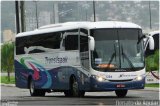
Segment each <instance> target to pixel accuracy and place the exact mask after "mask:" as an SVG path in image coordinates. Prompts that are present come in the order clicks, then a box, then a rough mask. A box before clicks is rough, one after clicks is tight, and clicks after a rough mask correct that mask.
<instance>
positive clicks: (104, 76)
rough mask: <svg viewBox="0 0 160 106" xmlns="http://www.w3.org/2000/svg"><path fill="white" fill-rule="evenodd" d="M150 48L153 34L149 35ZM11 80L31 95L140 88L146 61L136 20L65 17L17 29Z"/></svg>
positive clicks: (121, 93)
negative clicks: (72, 19) (31, 28)
mask: <svg viewBox="0 0 160 106" xmlns="http://www.w3.org/2000/svg"><path fill="white" fill-rule="evenodd" d="M149 40H150V41H149V44H150V49H153V48H154V43H153V38H152V37H150V39H149ZM15 48H16V49H15V78H16V86H17V87H19V88H28V89H29V90H30V94H31V96H44V95H45V92H51V91H55V92H64V94H65V96H84V94H85V92H97V91H115V93H116V95H117V96H118V97H125V96H126V94H127V91H128V90H130V89H143V88H144V84H145V61H144V44H143V36H142V29H141V27H140V26H138V25H136V24H133V23H128V22H117V21H104V22H67V23H62V24H54V25H48V26H44V27H40V28H39V29H36V30H34V31H30V32H24V33H19V34H18V35H17V36H16V44H15Z"/></svg>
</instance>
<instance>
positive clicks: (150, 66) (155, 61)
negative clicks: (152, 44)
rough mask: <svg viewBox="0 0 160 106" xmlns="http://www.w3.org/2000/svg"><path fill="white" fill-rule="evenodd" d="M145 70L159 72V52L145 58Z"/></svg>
mask: <svg viewBox="0 0 160 106" xmlns="http://www.w3.org/2000/svg"><path fill="white" fill-rule="evenodd" d="M146 70H147V71H153V70H159V50H157V51H156V52H155V53H154V54H153V55H150V56H148V57H147V58H146Z"/></svg>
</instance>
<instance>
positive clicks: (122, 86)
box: [116, 84, 125, 88]
mask: <svg viewBox="0 0 160 106" xmlns="http://www.w3.org/2000/svg"><path fill="white" fill-rule="evenodd" d="M116 87H117V88H124V87H125V85H124V84H117V85H116Z"/></svg>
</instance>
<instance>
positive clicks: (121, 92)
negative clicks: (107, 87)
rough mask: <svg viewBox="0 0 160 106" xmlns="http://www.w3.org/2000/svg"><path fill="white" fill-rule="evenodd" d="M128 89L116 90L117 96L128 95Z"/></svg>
mask: <svg viewBox="0 0 160 106" xmlns="http://www.w3.org/2000/svg"><path fill="white" fill-rule="evenodd" d="M127 92H128V90H116V91H115V93H116V95H117V97H120V98H123V97H125V96H126V95H127Z"/></svg>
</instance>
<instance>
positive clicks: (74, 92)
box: [71, 77, 80, 97]
mask: <svg viewBox="0 0 160 106" xmlns="http://www.w3.org/2000/svg"><path fill="white" fill-rule="evenodd" d="M71 93H72V96H74V97H77V96H79V93H80V92H79V87H78V82H77V81H76V79H75V78H74V77H73V79H72V85H71Z"/></svg>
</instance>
